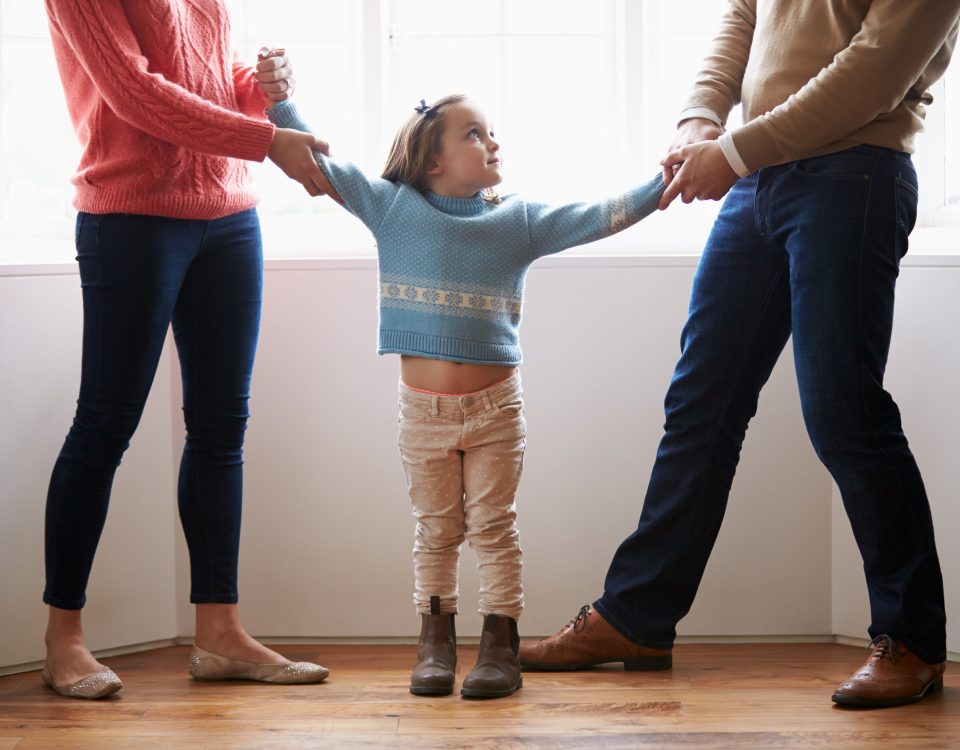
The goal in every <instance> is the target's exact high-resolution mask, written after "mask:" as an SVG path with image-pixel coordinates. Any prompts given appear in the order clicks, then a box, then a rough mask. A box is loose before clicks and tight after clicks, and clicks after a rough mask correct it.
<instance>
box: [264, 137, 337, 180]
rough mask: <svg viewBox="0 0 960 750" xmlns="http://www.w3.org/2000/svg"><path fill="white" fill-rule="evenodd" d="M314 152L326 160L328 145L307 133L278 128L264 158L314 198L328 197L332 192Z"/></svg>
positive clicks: (328, 150) (328, 152)
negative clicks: (319, 196)
mask: <svg viewBox="0 0 960 750" xmlns="http://www.w3.org/2000/svg"><path fill="white" fill-rule="evenodd" d="M314 151H320V152H321V153H323V154H326V155H328V156H329V155H330V145H329V144H328V143H327V142H326V141H322V140H320V139H319V138H317V137H315V136H313V135H311V134H310V133H301V132H300V131H299V130H289V129H287V128H277V129H276V131H275V132H274V134H273V142H272V143H271V144H270V151H269V152H267V156H269V157H270V161H272V162H273V163H274V164H276V165H277V166H278V167H280V169H281V170H282V171H283V173H284V174H285V175H286V176H287V177H289V178H290V179H292V180H296V181H297V182H299V183H300V184H301V185H303V187H304V189H305V190H306V191H307V192H308V193H310V195H312V196H314V197H316V196H318V195H325V194H327V193H329V192H330V190H331V189H332V188H331V186H330V182H329V181H328V180H327V177H326V175H325V174H324V173H323V170H322V169H320V167H319V165H318V164H317V160H316V159H315V158H314V156H313V152H314Z"/></svg>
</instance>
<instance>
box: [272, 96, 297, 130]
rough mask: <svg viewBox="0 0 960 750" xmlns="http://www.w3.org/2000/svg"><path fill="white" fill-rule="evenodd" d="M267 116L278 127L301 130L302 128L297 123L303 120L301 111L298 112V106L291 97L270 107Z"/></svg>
mask: <svg viewBox="0 0 960 750" xmlns="http://www.w3.org/2000/svg"><path fill="white" fill-rule="evenodd" d="M267 116H268V117H269V118H270V121H271V122H272V123H273V124H274V125H276V126H277V127H278V128H292V129H294V130H299V129H300V128H298V127H297V125H299V124H300V123H301V122H302V120H301V119H300V113H299V112H297V108H296V106H295V105H294V104H293V102H291V101H290V100H289V99H284V100H283V101H282V102H277V103H276V104H274V105H273V106H272V107H270V108H269V109H268V110H267Z"/></svg>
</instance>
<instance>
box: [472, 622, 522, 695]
mask: <svg viewBox="0 0 960 750" xmlns="http://www.w3.org/2000/svg"><path fill="white" fill-rule="evenodd" d="M519 649H520V636H519V635H517V621H516V620H514V619H513V618H512V617H503V616H501V615H487V616H486V617H484V618H483V632H482V633H481V634H480V651H479V653H478V654H477V664H476V666H475V667H474V668H473V669H472V670H470V674H468V675H467V676H466V677H465V678H464V680H463V688H462V689H461V690H460V693H461V695H463V696H465V697H467V698H502V697H504V696H506V695H512V694H513V693H515V692H516V691H517V690H518V689H519V688H521V687H523V676H522V675H521V674H520V660H519V659H518V658H517V651H518V650H519Z"/></svg>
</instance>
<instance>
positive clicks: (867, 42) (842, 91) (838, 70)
mask: <svg viewBox="0 0 960 750" xmlns="http://www.w3.org/2000/svg"><path fill="white" fill-rule="evenodd" d="M958 15H960V0H910V2H904V0H873V2H871V3H870V8H869V10H868V11H867V14H866V16H865V17H864V19H863V23H862V25H861V27H860V31H859V32H858V33H857V34H856V35H855V36H854V37H853V39H852V40H851V41H850V44H849V46H847V47H846V48H845V49H843V50H841V51H840V52H839V53H837V55H836V56H835V57H834V58H833V62H831V63H830V64H829V65H828V66H827V67H825V68H823V70H821V71H820V73H819V74H818V75H817V76H816V77H814V78H811V79H810V81H808V82H807V83H806V84H805V85H804V86H803V87H802V88H801V89H800V90H799V91H797V92H796V93H795V94H794V95H792V96H791V97H790V98H789V99H787V100H786V101H785V102H783V104H780V105H779V106H777V107H774V108H773V109H772V110H770V111H769V112H767V113H766V114H764V115H761V116H760V117H757V118H755V119H753V120H751V121H750V122H749V123H747V124H746V125H744V126H743V127H742V128H738V129H737V130H735V131H733V132H732V133H731V135H732V137H733V142H734V144H735V146H736V148H737V151H738V153H739V154H740V155H741V157H742V158H743V161H744V162H745V164H746V165H747V167H748V168H749V169H750V170H751V171H753V170H756V169H759V168H761V167H764V166H768V165H770V164H775V163H777V162H778V161H782V160H783V159H785V158H790V156H791V155H793V154H797V153H803V152H804V151H808V150H812V149H815V148H817V147H819V146H822V145H823V144H825V143H831V142H832V141H835V140H838V139H840V138H843V136H845V135H847V134H848V133H852V132H853V131H855V130H857V129H858V128H860V127H862V126H864V125H866V124H867V123H869V122H871V121H873V120H874V119H876V118H877V117H878V116H879V115H881V114H883V113H885V112H890V111H891V110H893V109H894V108H895V107H897V105H899V104H900V103H901V102H902V101H903V100H904V98H905V97H906V96H907V94H908V93H909V92H910V90H911V87H912V86H913V85H914V84H915V83H916V82H917V80H918V79H919V78H920V76H921V74H922V73H923V72H924V70H926V68H927V66H928V65H929V64H930V62H931V60H933V59H934V57H935V55H937V53H938V52H941V50H942V48H943V47H944V44H945V42H946V41H947V39H948V37H949V35H950V34H951V33H955V32H954V31H953V30H954V29H955V27H956V25H957V18H958ZM948 52H949V51H948ZM916 93H917V94H918V95H919V94H922V93H923V92H916Z"/></svg>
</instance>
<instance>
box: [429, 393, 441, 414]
mask: <svg viewBox="0 0 960 750" xmlns="http://www.w3.org/2000/svg"><path fill="white" fill-rule="evenodd" d="M430 416H431V417H439V416H440V397H439V396H436V395H433V396H431V397H430Z"/></svg>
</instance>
